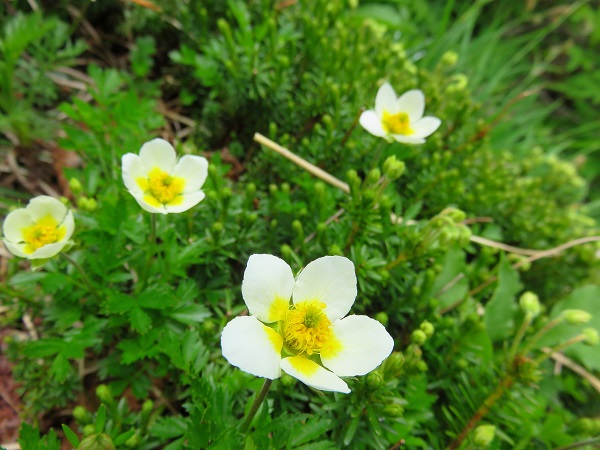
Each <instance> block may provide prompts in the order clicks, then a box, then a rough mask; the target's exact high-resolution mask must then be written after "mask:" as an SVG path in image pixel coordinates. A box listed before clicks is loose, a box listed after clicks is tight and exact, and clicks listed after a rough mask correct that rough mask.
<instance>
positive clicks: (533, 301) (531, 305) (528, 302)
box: [519, 291, 542, 318]
mask: <svg viewBox="0 0 600 450" xmlns="http://www.w3.org/2000/svg"><path fill="white" fill-rule="evenodd" d="M519 305H520V306H521V309H522V310H523V312H524V313H525V314H527V315H529V316H530V317H532V318H533V317H537V316H538V315H539V314H540V311H541V309H542V307H541V305H540V299H539V298H538V296H537V295H536V294H534V293H533V292H530V291H527V292H525V293H523V295H521V297H520V298H519Z"/></svg>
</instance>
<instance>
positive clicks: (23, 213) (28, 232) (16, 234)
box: [2, 195, 75, 259]
mask: <svg viewBox="0 0 600 450" xmlns="http://www.w3.org/2000/svg"><path fill="white" fill-rule="evenodd" d="M74 229H75V221H74V220H73V213H72V212H71V211H69V210H68V209H67V207H66V206H65V205H63V204H62V203H61V202H60V201H59V200H57V199H55V198H52V197H48V196H47V195H41V196H39V197H35V198H33V199H31V200H30V201H29V204H28V205H27V206H26V207H25V208H20V209H16V210H14V211H13V212H11V213H9V214H8V215H7V216H6V219H5V220H4V225H3V226H2V231H3V233H4V238H3V241H4V245H6V248H8V250H10V252H11V253H12V254H13V255H15V256H20V257H22V258H27V259H46V258H51V257H53V256H54V255H56V254H58V253H59V252H60V251H61V250H62V249H63V248H64V247H65V245H67V244H68V243H69V238H70V237H71V235H72V234H73V230H74Z"/></svg>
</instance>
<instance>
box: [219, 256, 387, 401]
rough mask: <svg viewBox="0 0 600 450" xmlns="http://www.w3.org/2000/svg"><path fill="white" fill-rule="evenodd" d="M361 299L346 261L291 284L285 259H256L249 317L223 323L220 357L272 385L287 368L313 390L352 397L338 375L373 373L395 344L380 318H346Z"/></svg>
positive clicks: (247, 297) (330, 262)
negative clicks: (267, 380) (339, 393)
mask: <svg viewBox="0 0 600 450" xmlns="http://www.w3.org/2000/svg"><path fill="white" fill-rule="evenodd" d="M356 294H357V290H356V275H355V272H354V264H353V263H352V261H350V260H349V259H347V258H344V257H341V256H325V257H322V258H319V259H317V260H315V261H313V262H311V263H309V264H308V265H307V266H306V267H305V268H304V270H302V272H300V274H299V275H298V277H297V279H295V280H294V276H293V274H292V269H291V268H290V266H288V265H287V263H286V262H285V261H283V260H282V259H279V258H277V257H276V256H273V255H252V256H250V259H249V260H248V265H247V266H246V270H245V272H244V280H243V282H242V296H243V298H244V301H245V302H246V305H247V306H248V310H249V312H250V314H251V315H249V316H242V317H236V318H235V319H233V320H232V321H231V322H229V323H228V324H227V325H226V326H225V328H224V329H223V333H222V335H221V348H222V350H223V356H224V357H225V358H226V359H227V361H229V363H230V364H232V365H234V366H236V367H239V368H240V369H242V370H243V371H245V372H248V373H251V374H253V375H256V376H259V377H264V378H268V379H271V380H273V379H276V378H279V377H280V376H281V370H282V369H283V370H284V371H285V372H286V373H288V374H289V375H291V376H293V377H295V378H297V379H299V380H300V381H302V382H303V383H306V384H307V385H309V386H312V387H314V388H316V389H321V390H324V391H336V392H343V393H348V392H350V389H349V388H348V385H347V384H346V383H345V382H344V381H343V380H342V379H341V378H340V377H345V376H356V375H364V374H366V373H368V372H370V371H371V370H373V369H375V368H376V367H377V366H378V365H379V364H381V362H382V361H383V360H384V359H385V358H387V357H388V356H389V354H390V353H391V351H392V349H393V347H394V340H393V339H392V337H391V336H390V335H389V333H388V332H387V331H386V329H385V327H384V326H383V325H382V324H380V323H379V322H378V321H376V320H374V319H371V318H370V317H367V316H357V315H350V316H347V317H344V316H346V314H347V313H348V311H349V310H350V307H351V306H352V304H353V303H354V300H355V298H356ZM290 299H291V301H290Z"/></svg>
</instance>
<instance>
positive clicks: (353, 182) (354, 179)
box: [346, 169, 362, 191]
mask: <svg viewBox="0 0 600 450" xmlns="http://www.w3.org/2000/svg"><path fill="white" fill-rule="evenodd" d="M346 179H347V180H348V185H349V186H350V190H351V191H358V190H359V189H360V184H361V182H362V181H361V179H360V177H359V176H358V173H357V172H356V170H354V169H351V170H349V171H348V172H346Z"/></svg>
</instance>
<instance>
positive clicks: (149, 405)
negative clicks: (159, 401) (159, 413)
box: [142, 399, 154, 416]
mask: <svg viewBox="0 0 600 450" xmlns="http://www.w3.org/2000/svg"><path fill="white" fill-rule="evenodd" d="M153 409H154V402H153V401H152V400H150V399H148V400H146V401H145V402H144V403H142V415H143V416H147V415H148V414H150V413H151V412H152V410H153Z"/></svg>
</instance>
